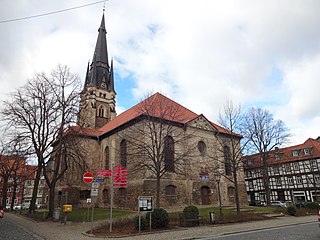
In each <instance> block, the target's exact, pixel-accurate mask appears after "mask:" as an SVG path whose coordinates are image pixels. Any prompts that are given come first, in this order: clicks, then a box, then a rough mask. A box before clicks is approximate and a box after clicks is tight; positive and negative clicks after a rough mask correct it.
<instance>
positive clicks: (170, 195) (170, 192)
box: [165, 185, 177, 200]
mask: <svg viewBox="0 0 320 240" xmlns="http://www.w3.org/2000/svg"><path fill="white" fill-rule="evenodd" d="M176 188H177V187H176V186H173V185H168V186H166V188H165V195H166V199H167V200H174V199H175V198H176Z"/></svg>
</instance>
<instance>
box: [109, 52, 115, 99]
mask: <svg viewBox="0 0 320 240" xmlns="http://www.w3.org/2000/svg"><path fill="white" fill-rule="evenodd" d="M109 79H110V90H111V91H114V92H115V93H116V91H115V90H114V77H113V58H112V59H111V67H110V77H109Z"/></svg>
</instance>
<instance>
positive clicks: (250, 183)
mask: <svg viewBox="0 0 320 240" xmlns="http://www.w3.org/2000/svg"><path fill="white" fill-rule="evenodd" d="M248 185H249V189H253V181H249V182H248Z"/></svg>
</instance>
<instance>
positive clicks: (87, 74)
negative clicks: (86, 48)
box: [84, 60, 90, 88]
mask: <svg viewBox="0 0 320 240" xmlns="http://www.w3.org/2000/svg"><path fill="white" fill-rule="evenodd" d="M89 67H90V60H89V61H88V66H87V72H86V80H85V82H84V88H85V87H86V86H87V85H88V84H89V82H90V75H89V73H90V72H89Z"/></svg>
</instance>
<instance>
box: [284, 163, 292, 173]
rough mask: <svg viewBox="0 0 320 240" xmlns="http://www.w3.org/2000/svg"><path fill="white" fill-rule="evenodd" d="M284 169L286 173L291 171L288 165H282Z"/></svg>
mask: <svg viewBox="0 0 320 240" xmlns="http://www.w3.org/2000/svg"><path fill="white" fill-rule="evenodd" d="M284 169H285V170H286V172H290V171H291V167H290V164H289V163H288V164H285V165H284Z"/></svg>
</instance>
